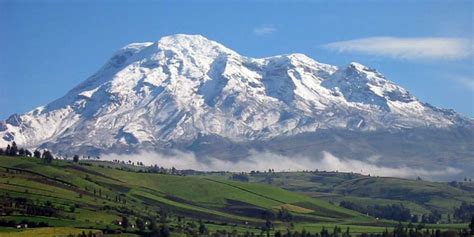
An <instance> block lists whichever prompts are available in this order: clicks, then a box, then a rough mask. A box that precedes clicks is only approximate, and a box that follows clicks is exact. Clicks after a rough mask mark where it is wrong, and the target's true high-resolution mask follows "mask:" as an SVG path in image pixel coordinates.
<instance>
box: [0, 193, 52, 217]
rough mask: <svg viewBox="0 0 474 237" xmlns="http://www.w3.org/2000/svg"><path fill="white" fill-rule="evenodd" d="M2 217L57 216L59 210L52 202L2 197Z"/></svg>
mask: <svg viewBox="0 0 474 237" xmlns="http://www.w3.org/2000/svg"><path fill="white" fill-rule="evenodd" d="M0 201H1V203H0V215H7V216H10V215H30V216H49V217H51V216H57V214H58V209H57V208H55V207H54V206H53V204H52V203H51V202H50V201H46V202H44V203H41V202H33V201H32V200H30V199H27V198H24V197H11V196H9V195H2V196H0Z"/></svg>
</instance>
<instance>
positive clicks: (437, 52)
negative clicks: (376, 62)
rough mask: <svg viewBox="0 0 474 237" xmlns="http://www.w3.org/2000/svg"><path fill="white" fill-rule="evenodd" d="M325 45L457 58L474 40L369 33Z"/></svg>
mask: <svg viewBox="0 0 474 237" xmlns="http://www.w3.org/2000/svg"><path fill="white" fill-rule="evenodd" d="M323 47H325V48H327V49H330V50H335V51H337V52H340V53H346V52H349V53H361V54H368V55H374V56H384V57H391V58H396V59H409V60H411V59H415V60H423V59H429V60H455V59H462V58H466V57H469V55H471V54H472V53H473V49H472V42H470V41H469V40H468V39H464V38H440V37H438V38H436V37H425V38H398V37H370V38H360V39H354V40H347V41H338V42H332V43H328V44H325V45H323Z"/></svg>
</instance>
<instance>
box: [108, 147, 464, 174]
mask: <svg viewBox="0 0 474 237" xmlns="http://www.w3.org/2000/svg"><path fill="white" fill-rule="evenodd" d="M250 153H251V154H250V155H249V156H248V157H246V158H243V159H240V160H238V161H230V160H221V159H218V158H213V157H208V158H198V157H196V156H195V155H194V153H192V152H182V151H178V150H174V151H171V152H170V153H168V154H162V153H156V152H142V153H139V154H134V155H117V154H108V155H103V156H102V158H101V159H104V160H123V161H129V160H130V161H132V162H135V163H136V162H143V163H144V164H145V165H153V164H157V165H160V166H164V167H167V168H170V167H175V168H177V169H194V170H201V171H233V172H241V171H245V172H249V171H251V170H260V171H262V170H268V169H270V168H271V169H274V170H275V171H302V170H315V169H319V170H327V171H336V170H337V171H340V172H357V173H362V174H371V175H377V176H390V177H417V176H420V177H423V178H427V179H438V178H441V177H447V176H450V175H455V174H459V173H460V172H461V170H459V169H456V168H452V167H445V169H443V170H426V169H423V168H412V167H406V166H399V167H387V166H381V165H379V164H377V162H378V160H379V157H377V156H374V157H371V158H370V159H367V160H366V161H361V160H353V159H344V158H339V157H336V156H334V155H332V154H330V153H328V152H323V154H322V157H320V158H309V157H305V156H294V157H287V156H283V155H279V154H275V153H271V152H257V151H251V152H250Z"/></svg>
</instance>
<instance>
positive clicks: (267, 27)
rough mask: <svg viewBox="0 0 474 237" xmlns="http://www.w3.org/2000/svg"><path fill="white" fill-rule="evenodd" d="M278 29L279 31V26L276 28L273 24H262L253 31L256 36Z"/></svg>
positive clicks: (271, 32) (268, 33)
mask: <svg viewBox="0 0 474 237" xmlns="http://www.w3.org/2000/svg"><path fill="white" fill-rule="evenodd" d="M276 31H277V28H275V27H274V26H273V25H261V26H258V27H255V28H254V29H253V33H254V34H255V35H256V36H266V35H270V34H273V33H275V32H276Z"/></svg>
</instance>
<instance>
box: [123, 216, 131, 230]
mask: <svg viewBox="0 0 474 237" xmlns="http://www.w3.org/2000/svg"><path fill="white" fill-rule="evenodd" d="M129 224H130V223H129V221H128V218H127V217H126V216H122V227H123V228H124V229H127V228H128V226H129Z"/></svg>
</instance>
